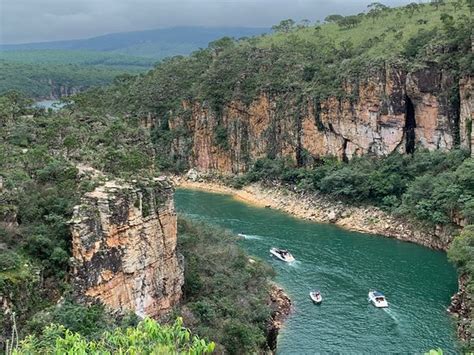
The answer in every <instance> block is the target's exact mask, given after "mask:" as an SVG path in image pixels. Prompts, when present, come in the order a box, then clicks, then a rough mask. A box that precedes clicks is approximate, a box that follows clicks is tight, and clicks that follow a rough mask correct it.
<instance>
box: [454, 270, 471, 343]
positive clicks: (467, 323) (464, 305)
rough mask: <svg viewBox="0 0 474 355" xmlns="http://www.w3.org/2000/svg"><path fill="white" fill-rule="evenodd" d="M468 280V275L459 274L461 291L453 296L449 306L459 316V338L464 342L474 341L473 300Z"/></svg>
mask: <svg viewBox="0 0 474 355" xmlns="http://www.w3.org/2000/svg"><path fill="white" fill-rule="evenodd" d="M468 282H469V278H468V275H466V274H462V275H460V276H459V280H458V283H459V291H458V292H457V293H456V294H455V295H454V296H453V297H451V304H450V306H449V308H448V311H449V312H450V313H451V314H453V315H455V316H456V317H457V325H458V338H459V339H461V340H462V341H464V342H472V341H474V334H472V329H473V326H474V319H473V314H472V302H473V300H472V299H471V296H470V294H469V292H468V290H467V289H466V288H467V284H468Z"/></svg>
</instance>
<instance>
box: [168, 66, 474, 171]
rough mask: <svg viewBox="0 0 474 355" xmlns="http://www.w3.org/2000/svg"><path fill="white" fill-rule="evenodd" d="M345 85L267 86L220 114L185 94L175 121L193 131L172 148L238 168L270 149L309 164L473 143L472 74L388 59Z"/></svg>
mask: <svg viewBox="0 0 474 355" xmlns="http://www.w3.org/2000/svg"><path fill="white" fill-rule="evenodd" d="M343 91H344V95H342V96H341V97H335V96H333V97H329V98H327V99H325V100H321V101H315V100H313V99H311V98H310V97H307V96H305V95H304V94H302V93H294V92H293V93H291V92H290V93H285V94H282V93H265V92H263V93H261V94H260V95H259V96H258V97H256V98H255V99H254V100H253V102H251V103H250V104H248V105H246V104H244V103H243V102H241V101H239V100H234V101H232V102H230V103H228V104H226V105H225V106H224V107H223V110H222V112H221V113H219V114H216V113H215V112H213V111H212V110H211V109H209V108H208V107H207V106H206V104H205V103H202V102H193V101H191V102H183V105H182V112H181V113H180V114H175V115H171V119H170V121H169V125H170V129H171V130H174V131H176V132H178V131H186V132H188V133H187V134H186V135H182V136H179V135H177V138H175V140H174V142H173V144H172V148H171V155H172V156H181V158H182V159H184V160H186V161H187V164H188V165H189V166H191V167H194V168H196V169H198V170H200V171H205V172H208V171H219V172H221V173H239V172H243V171H245V170H247V169H248V168H249V166H250V165H251V164H252V162H254V161H255V160H256V159H259V158H265V157H268V158H278V157H286V158H289V159H291V160H293V161H294V162H295V163H296V164H299V165H305V164H306V163H307V162H310V161H312V160H314V159H318V158H319V157H322V156H327V155H332V156H336V157H338V158H339V159H341V160H345V159H351V158H352V157H354V156H358V155H363V154H372V155H378V156H380V155H387V154H390V153H392V152H394V151H398V152H402V153H405V152H407V153H410V152H412V151H413V150H414V149H415V148H426V149H429V150H436V149H439V150H450V149H453V148H454V147H457V146H462V147H464V148H465V149H470V147H471V144H472V143H471V139H472V137H471V132H472V129H470V128H469V127H470V125H472V124H471V123H470V122H472V111H473V107H474V105H473V103H472V100H473V99H472V79H471V78H464V79H462V80H461V81H460V82H458V81H457V80H456V79H455V78H454V77H453V76H451V75H450V74H448V73H447V72H445V71H443V70H441V69H438V68H436V67H435V66H428V67H427V68H425V69H421V70H418V71H415V72H409V73H408V72H406V71H404V70H402V69H398V68H396V67H386V68H385V69H384V70H379V71H376V72H375V73H373V74H371V75H368V78H367V79H366V80H365V81H359V82H347V83H345V84H344V87H343ZM183 112H184V113H183Z"/></svg>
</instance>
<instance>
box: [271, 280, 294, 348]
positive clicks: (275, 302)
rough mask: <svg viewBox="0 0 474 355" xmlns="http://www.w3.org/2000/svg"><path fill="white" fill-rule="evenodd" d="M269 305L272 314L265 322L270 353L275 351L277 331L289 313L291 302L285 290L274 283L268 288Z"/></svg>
mask: <svg viewBox="0 0 474 355" xmlns="http://www.w3.org/2000/svg"><path fill="white" fill-rule="evenodd" d="M269 305H270V307H271V309H272V316H271V318H270V319H269V321H268V324H267V344H268V347H269V348H270V350H271V351H272V353H275V351H276V348H277V339H278V333H279V332H280V329H281V328H282V327H283V323H284V321H285V319H286V318H287V317H288V316H289V315H290V313H291V310H292V304H291V299H290V298H289V297H288V295H287V294H286V293H285V291H284V290H283V289H282V288H281V287H279V286H278V285H275V284H274V285H272V287H271V289H270V297H269Z"/></svg>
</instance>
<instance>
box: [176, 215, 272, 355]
mask: <svg viewBox="0 0 474 355" xmlns="http://www.w3.org/2000/svg"><path fill="white" fill-rule="evenodd" d="M236 241H237V238H235V237H234V236H232V235H230V234H228V233H226V232H225V231H223V230H221V229H219V228H214V227H209V226H206V225H203V224H200V223H195V222H191V221H188V220H185V219H183V218H182V217H180V218H179V219H178V243H179V244H178V246H179V251H180V252H181V253H182V254H183V255H184V257H185V260H186V263H185V270H184V277H185V283H184V299H185V302H184V305H183V308H182V310H183V312H182V315H183V317H185V323H189V326H190V327H191V328H192V329H193V330H194V331H195V332H196V333H198V334H200V335H201V336H205V337H207V338H209V339H212V340H213V341H215V342H216V343H218V344H219V345H220V346H223V347H224V348H225V350H226V351H227V352H228V353H231V354H242V353H257V352H261V351H262V350H266V349H267V348H266V337H265V331H266V322H267V321H268V319H269V317H270V314H271V310H270V308H269V306H268V305H267V300H268V290H269V283H268V280H269V278H270V277H272V276H273V271H272V270H271V269H270V267H269V266H267V265H266V264H264V263H263V262H261V261H258V260H256V261H255V262H253V263H250V262H249V261H248V257H247V256H246V255H245V253H244V252H243V251H242V250H241V248H240V247H239V246H238V245H237V244H236ZM184 310H186V311H184ZM189 311H191V312H192V315H193V316H192V317H189ZM178 312H180V310H178ZM230 319H231V321H230Z"/></svg>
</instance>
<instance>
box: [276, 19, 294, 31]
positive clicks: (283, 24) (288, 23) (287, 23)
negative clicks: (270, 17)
mask: <svg viewBox="0 0 474 355" xmlns="http://www.w3.org/2000/svg"><path fill="white" fill-rule="evenodd" d="M295 24H296V23H295V21H294V20H292V19H286V20H282V21H280V23H279V24H278V25H274V26H272V30H273V31H275V32H284V33H288V32H290V31H291V30H293V29H294V28H295Z"/></svg>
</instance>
